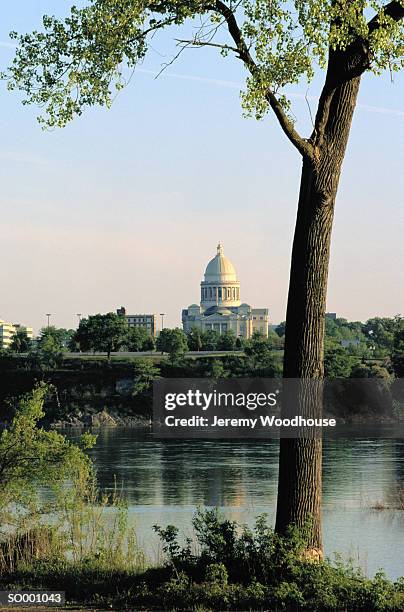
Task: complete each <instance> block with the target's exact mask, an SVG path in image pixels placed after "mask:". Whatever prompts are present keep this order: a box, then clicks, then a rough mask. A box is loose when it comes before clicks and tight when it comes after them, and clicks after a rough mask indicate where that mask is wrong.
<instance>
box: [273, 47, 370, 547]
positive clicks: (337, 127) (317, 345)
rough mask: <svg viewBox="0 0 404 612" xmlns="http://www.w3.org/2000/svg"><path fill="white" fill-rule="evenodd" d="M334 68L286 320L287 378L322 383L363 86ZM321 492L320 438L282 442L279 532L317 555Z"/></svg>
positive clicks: (309, 168) (307, 162)
mask: <svg viewBox="0 0 404 612" xmlns="http://www.w3.org/2000/svg"><path fill="white" fill-rule="evenodd" d="M339 59H341V58H339ZM336 66H338V73H339V75H338V76H339V78H341V77H340V74H341V64H338V62H335V58H334V61H333V58H331V59H330V62H329V69H328V74H327V79H326V84H325V86H324V90H323V94H322V96H321V98H320V102H319V110H318V114H317V117H316V128H315V130H314V132H313V135H312V137H311V139H310V141H311V142H312V144H313V155H312V156H310V157H308V156H304V158H303V169H302V176H301V184H300V194H299V203H298V211H297V220H296V227H295V235H294V241H293V250H292V262H291V271H290V283H289V294H288V306H287V315H286V333H285V354H284V374H283V376H284V378H295V379H296V378H298V379H317V380H318V379H320V380H321V379H322V378H323V375H324V365H323V362H324V329H325V309H326V294H327V279H328V264H329V258H330V244H331V230H332V223H333V216H334V203H335V197H336V193H337V187H338V182H339V177H340V173H341V166H342V162H343V158H344V155H345V150H346V145H347V141H348V136H349V131H350V126H351V120H352V115H353V111H354V108H355V104H356V99H357V94H358V89H359V82H360V77H359V76H358V77H354V78H350V79H349V80H347V81H343V82H341V80H340V81H339V85H336V84H335V83H336V74H335V72H336ZM333 72H334V74H333ZM309 395H310V394H309ZM296 399H298V398H296ZM301 400H302V398H301V397H300V403H298V405H299V411H300V413H302V408H303V411H305V412H306V413H308V414H310V416H312V415H316V416H318V415H320V412H321V408H322V394H318V396H317V399H316V400H315V401H314V402H313V398H312V399H311V400H310V401H311V405H309V402H306V405H304V401H303V402H302V401H301ZM313 403H314V405H313ZM315 404H317V405H315ZM290 410H293V411H294V413H295V414H296V402H295V403H294V404H293V405H290V406H289V407H287V406H286V407H285V411H286V412H288V411H289V414H290ZM320 416H321V415H320ZM321 488H322V440H321V437H311V438H308V437H300V438H295V439H282V440H281V441H280V457H279V482H278V505H277V515H276V531H277V532H278V533H282V534H284V533H286V532H287V529H288V527H289V526H290V525H292V524H293V525H296V526H298V527H303V526H305V525H307V524H308V523H311V529H310V537H309V542H308V548H309V549H316V554H321V551H322V535H321Z"/></svg>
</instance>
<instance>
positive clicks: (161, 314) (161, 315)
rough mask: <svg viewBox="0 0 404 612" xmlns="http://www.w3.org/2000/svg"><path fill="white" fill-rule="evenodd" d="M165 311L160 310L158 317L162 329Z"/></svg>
mask: <svg viewBox="0 0 404 612" xmlns="http://www.w3.org/2000/svg"><path fill="white" fill-rule="evenodd" d="M165 314H166V313H165V312H160V317H161V329H164V315H165Z"/></svg>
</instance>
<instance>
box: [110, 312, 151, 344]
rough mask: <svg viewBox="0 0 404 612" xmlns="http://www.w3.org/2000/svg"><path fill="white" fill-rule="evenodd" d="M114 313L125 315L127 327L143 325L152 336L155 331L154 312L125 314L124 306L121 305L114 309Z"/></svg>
mask: <svg viewBox="0 0 404 612" xmlns="http://www.w3.org/2000/svg"><path fill="white" fill-rule="evenodd" d="M116 314H117V315H119V316H121V317H125V319H126V320H127V322H128V325H129V327H144V328H145V329H146V330H147V331H148V332H149V334H150V335H151V336H153V338H154V337H155V336H156V333H157V315H156V314H150V313H149V314H126V308H125V307H124V306H121V307H120V308H118V310H117V311H116Z"/></svg>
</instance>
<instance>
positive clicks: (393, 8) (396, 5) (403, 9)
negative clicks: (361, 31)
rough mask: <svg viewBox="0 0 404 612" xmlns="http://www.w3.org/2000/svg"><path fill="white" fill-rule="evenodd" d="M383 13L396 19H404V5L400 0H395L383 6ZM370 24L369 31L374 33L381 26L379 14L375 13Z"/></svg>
mask: <svg viewBox="0 0 404 612" xmlns="http://www.w3.org/2000/svg"><path fill="white" fill-rule="evenodd" d="M383 14H384V15H387V17H390V18H391V19H393V20H394V21H400V20H401V19H404V6H403V5H402V4H401V3H400V2H397V1H396V0H393V1H392V2H389V4H386V5H385V6H384V7H383ZM368 26H369V33H372V32H374V31H375V30H377V29H378V28H380V26H381V24H380V21H379V15H375V16H374V17H373V19H371V20H370V21H369V23H368Z"/></svg>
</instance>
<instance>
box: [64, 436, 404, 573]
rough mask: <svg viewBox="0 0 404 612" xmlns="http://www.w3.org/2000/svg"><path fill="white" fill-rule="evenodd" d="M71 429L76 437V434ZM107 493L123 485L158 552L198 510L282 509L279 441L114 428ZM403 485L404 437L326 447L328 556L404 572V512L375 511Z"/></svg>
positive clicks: (146, 541) (103, 448) (100, 446)
mask: <svg viewBox="0 0 404 612" xmlns="http://www.w3.org/2000/svg"><path fill="white" fill-rule="evenodd" d="M75 435H78V434H74V433H72V432H70V433H69V436H75ZM92 456H93V458H94V460H95V463H96V465H97V470H98V477H99V481H100V484H101V486H102V487H103V488H106V489H112V488H113V486H114V476H116V478H117V480H118V483H120V482H122V483H123V488H124V492H125V494H126V496H127V498H128V500H129V503H130V506H131V512H132V513H133V515H135V516H136V524H137V528H138V533H139V535H140V540H141V543H142V544H143V545H144V546H146V548H147V549H148V551H149V553H151V554H152V556H153V555H154V554H158V543H157V540H156V539H155V538H154V536H153V534H152V529H151V527H152V525H153V524H154V523H159V524H161V525H165V524H168V523H173V524H176V525H178V526H179V527H180V528H181V529H182V530H183V531H184V532H185V533H189V531H190V522H191V518H192V513H193V511H194V509H195V507H196V506H198V505H206V506H219V507H220V508H222V509H223V510H224V512H225V513H226V515H227V516H229V517H231V518H234V519H236V520H238V521H241V522H250V521H251V520H252V519H253V518H254V516H255V515H256V514H259V513H261V512H267V513H268V514H269V516H270V518H271V519H273V514H274V511H275V504H276V486H277V459H278V444H277V442H276V441H275V440H268V441H262V440H244V441H237V440H226V441H217V440H215V441H203V440H181V441H174V440H161V441H160V440H155V439H153V438H152V436H151V434H150V433H148V432H139V431H138V430H135V429H105V430H103V431H102V432H101V433H100V434H99V438H98V442H97V445H96V447H95V448H94V449H93V450H92ZM397 486H402V487H404V440H395V439H359V440H345V439H333V440H325V442H324V496H323V515H324V535H325V548H326V552H327V554H332V553H333V552H334V551H339V552H341V553H343V554H344V555H345V556H347V555H350V556H353V557H354V558H355V559H356V560H357V561H359V562H360V563H361V564H362V566H363V567H364V569H365V570H366V571H368V572H369V573H370V574H373V573H374V572H375V571H376V570H377V569H378V568H380V567H383V568H384V569H385V570H386V571H387V573H388V575H389V576H391V577H392V578H394V577H397V576H399V575H402V574H404V547H402V546H400V542H402V540H403V535H404V511H401V512H394V511H383V512H375V511H372V510H370V509H369V506H370V505H371V504H372V503H374V502H375V501H378V500H385V499H387V498H388V497H389V496H391V495H392V494H394V492H396V490H397Z"/></svg>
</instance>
